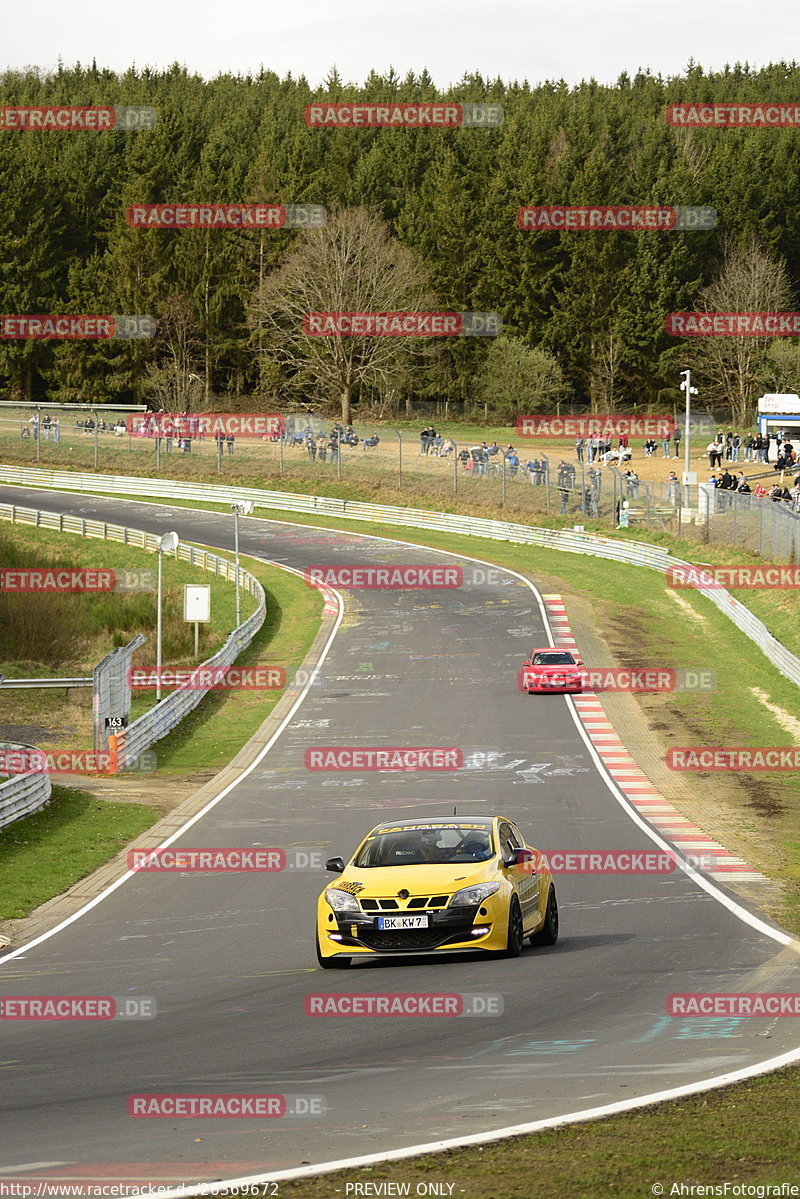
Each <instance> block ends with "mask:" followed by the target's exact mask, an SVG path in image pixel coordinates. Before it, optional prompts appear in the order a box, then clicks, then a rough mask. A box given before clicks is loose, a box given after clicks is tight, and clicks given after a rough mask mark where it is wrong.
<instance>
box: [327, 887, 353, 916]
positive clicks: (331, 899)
mask: <svg viewBox="0 0 800 1199" xmlns="http://www.w3.org/2000/svg"><path fill="white" fill-rule="evenodd" d="M325 898H326V899H327V901H328V903H329V904H330V905H331V907H332V908H333V910H334V912H357V911H358V910H359V908H358V901H357V900H356V897H355V895H351V894H350V892H349V891H339V890H337V888H336V887H328V889H327V890H326V892H325Z"/></svg>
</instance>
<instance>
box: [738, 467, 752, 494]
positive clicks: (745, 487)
mask: <svg viewBox="0 0 800 1199" xmlns="http://www.w3.org/2000/svg"><path fill="white" fill-rule="evenodd" d="M736 490H737V491H738V493H739V495H750V494H751V492H750V484H749V483H748V482H747V479H746V478H745V477H744V475H743V474H742V472H741V471H739V475H738V478H737V480H736Z"/></svg>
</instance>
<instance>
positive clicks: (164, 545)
mask: <svg viewBox="0 0 800 1199" xmlns="http://www.w3.org/2000/svg"><path fill="white" fill-rule="evenodd" d="M178 541H179V537H178V534H177V533H164V534H163V536H162V537H161V540H160V541H159V543H158V601H157V605H158V615H157V617H156V703H157V704H160V703H161V558H162V555H163V554H165V553H166V554H171V553H172V552H173V551H174V550H176V549H177V548H178Z"/></svg>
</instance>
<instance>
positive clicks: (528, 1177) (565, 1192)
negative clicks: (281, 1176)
mask: <svg viewBox="0 0 800 1199" xmlns="http://www.w3.org/2000/svg"><path fill="white" fill-rule="evenodd" d="M799 1096H800V1069H798V1067H790V1068H787V1069H783V1070H778V1071H776V1072H775V1073H774V1074H769V1075H766V1076H765V1077H763V1078H759V1079H755V1080H753V1081H748V1082H742V1083H737V1084H736V1085H734V1086H731V1087H727V1088H725V1090H722V1091H717V1092H712V1093H710V1094H708V1095H698V1096H693V1097H692V1098H690V1099H681V1100H676V1101H674V1102H671V1103H667V1104H659V1105H657V1106H656V1105H653V1106H650V1107H645V1108H642V1109H641V1110H640V1111H637V1112H632V1113H628V1114H626V1115H622V1116H611V1117H609V1118H608V1119H605V1120H602V1121H596V1122H590V1123H587V1124H576V1125H572V1126H570V1127H567V1128H559V1129H555V1130H553V1131H547V1132H539V1133H536V1134H535V1135H533V1136H526V1137H515V1138H514V1139H513V1140H508V1141H500V1142H497V1143H495V1144H490V1145H486V1146H483V1147H482V1148H469V1149H455V1150H450V1151H448V1152H446V1153H437V1154H430V1155H428V1156H424V1157H415V1158H409V1159H408V1160H406V1161H399V1162H391V1163H387V1164H385V1165H376V1166H371V1167H369V1168H362V1169H359V1170H343V1171H337V1172H336V1173H334V1174H326V1175H324V1176H321V1177H319V1178H309V1179H303V1180H301V1181H298V1182H281V1183H280V1184H279V1185H280V1194H281V1197H282V1199H284V1197H285V1199H331V1197H332V1196H344V1195H345V1194H347V1191H346V1187H347V1185H348V1184H353V1183H361V1184H362V1185H363V1184H364V1183H371V1184H373V1187H372V1189H371V1190H370V1191H361V1192H360V1193H361V1194H370V1193H372V1194H379V1193H380V1191H378V1190H376V1189H374V1184H378V1183H381V1182H383V1183H387V1182H393V1183H410V1191H409V1193H410V1194H411V1195H414V1194H416V1193H417V1191H416V1187H417V1184H422V1183H426V1184H428V1185H430V1184H431V1183H433V1182H438V1183H442V1182H445V1183H446V1184H452V1185H453V1190H452V1192H447V1191H445V1194H447V1193H451V1194H452V1195H453V1197H454V1199H457V1197H458V1196H464V1199H606V1196H614V1199H645V1197H646V1196H651V1195H653V1194H662V1195H664V1196H669V1195H670V1194H675V1195H679V1194H681V1192H680V1191H679V1190H675V1191H674V1192H673V1191H672V1187H673V1186H674V1185H675V1184H678V1185H679V1184H681V1183H683V1184H684V1185H687V1186H689V1185H694V1186H712V1185H720V1186H721V1184H723V1183H725V1182H728V1183H730V1184H731V1185H732V1186H735V1185H742V1184H746V1185H749V1186H759V1185H760V1186H762V1187H763V1186H765V1185H766V1184H771V1185H772V1186H777V1185H779V1184H780V1183H782V1182H785V1183H788V1184H790V1185H794V1186H797V1185H798V1176H797V1163H798V1154H797V1123H796V1118H795V1117H794V1116H792V1115H791V1113H792V1112H794V1113H795V1114H796V1112H797V1103H798V1097H799ZM498 1123H499V1121H498ZM376 1148H377V1146H370V1145H365V1146H364V1152H365V1153H369V1152H372V1151H374V1150H375V1149H376ZM654 1185H660V1186H662V1187H663V1190H662V1191H661V1192H655V1191H653V1189H652V1188H653V1186H654ZM266 1193H268V1192H265V1194H266ZM358 1193H359V1192H357V1191H355V1190H353V1189H351V1190H350V1191H349V1194H350V1195H356V1194H358ZM682 1193H683V1194H684V1195H689V1194H691V1193H692V1192H691V1191H689V1190H686V1191H683V1192H682ZM694 1193H695V1195H697V1194H703V1193H705V1194H713V1193H714V1192H713V1191H706V1192H702V1191H699V1192H698V1191H695V1192H694ZM719 1193H720V1194H721V1193H722V1192H721V1191H720V1192H719ZM742 1193H744V1194H747V1193H748V1192H741V1191H740V1192H739V1194H742ZM763 1193H764V1192H762V1194H763ZM774 1193H779V1192H774ZM787 1193H789V1194H791V1193H792V1192H791V1191H789V1192H787ZM734 1194H735V1192H734V1191H733V1190H729V1191H728V1195H729V1196H733V1195H734ZM749 1194H751V1195H757V1194H758V1191H751V1192H749Z"/></svg>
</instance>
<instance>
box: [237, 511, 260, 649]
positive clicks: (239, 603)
mask: <svg viewBox="0 0 800 1199" xmlns="http://www.w3.org/2000/svg"><path fill="white" fill-rule="evenodd" d="M254 507H255V504H254V503H253V501H252V500H239V501H238V503H236V504H231V512H232V513H233V544H234V548H235V551H236V627H237V629H238V627H239V625H240V624H241V623H242V601H241V597H240V595H239V517H240V516H250V514H251V513H252V511H253V508H254Z"/></svg>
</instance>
